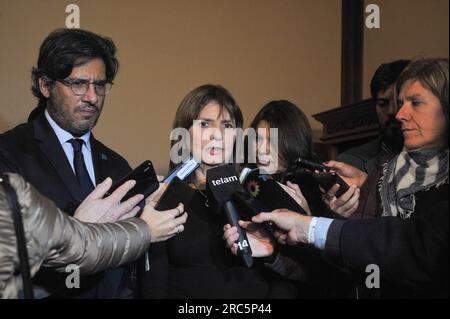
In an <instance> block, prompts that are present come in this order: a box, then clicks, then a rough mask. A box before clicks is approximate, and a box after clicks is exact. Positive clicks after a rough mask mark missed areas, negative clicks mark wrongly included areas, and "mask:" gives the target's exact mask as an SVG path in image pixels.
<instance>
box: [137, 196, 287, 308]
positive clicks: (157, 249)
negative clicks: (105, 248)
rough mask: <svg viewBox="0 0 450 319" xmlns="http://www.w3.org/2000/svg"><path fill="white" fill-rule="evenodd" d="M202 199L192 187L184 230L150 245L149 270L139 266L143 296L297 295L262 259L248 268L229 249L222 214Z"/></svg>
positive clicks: (253, 296) (228, 296) (264, 296)
mask: <svg viewBox="0 0 450 319" xmlns="http://www.w3.org/2000/svg"><path fill="white" fill-rule="evenodd" d="M205 204H206V198H205V197H204V196H203V194H202V193H200V192H199V191H196V192H195V194H194V196H193V199H192V201H191V202H190V203H188V204H185V207H186V211H187V212H188V219H187V222H186V224H185V229H184V232H182V233H181V234H179V235H177V236H175V237H173V238H171V239H169V240H168V241H166V242H162V243H157V244H152V245H151V248H150V252H149V261H150V270H149V271H144V270H143V267H142V266H141V268H140V271H139V288H140V293H141V297H143V298H208V299H209V298H267V297H278V298H289V297H295V296H294V295H295V292H294V290H295V289H293V287H294V285H293V284H292V283H290V282H287V281H286V280H284V279H280V278H279V277H277V275H275V274H274V273H273V272H272V271H271V270H269V269H267V268H266V267H265V266H264V265H263V263H262V262H260V263H258V262H256V263H255V265H254V266H253V267H252V268H247V267H245V265H244V264H243V262H242V260H241V258H240V257H237V256H234V255H233V254H232V253H231V251H230V250H229V249H228V248H227V247H226V245H225V242H224V240H223V238H222V236H223V226H224V225H225V224H226V223H227V221H226V219H225V216H223V215H219V214H217V213H215V212H213V210H212V209H211V208H209V207H207V206H206V205H205ZM141 264H142V263H141ZM274 294H275V295H274Z"/></svg>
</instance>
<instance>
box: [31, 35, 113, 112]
mask: <svg viewBox="0 0 450 319" xmlns="http://www.w3.org/2000/svg"><path fill="white" fill-rule="evenodd" d="M116 51H117V49H116V46H115V44H114V42H113V41H112V40H111V39H110V38H108V37H104V36H100V35H97V34H95V33H93V32H90V31H87V30H81V29H57V30H55V31H53V32H52V33H50V34H49V35H48V36H47V38H46V39H45V40H44V42H42V45H41V48H40V50H39V58H38V62H37V66H36V67H33V69H32V71H31V80H32V86H31V90H32V92H33V95H34V96H36V97H37V98H38V99H39V106H40V107H45V103H46V99H45V97H44V96H43V95H42V93H41V90H40V89H39V78H42V77H45V79H46V81H47V84H48V85H50V86H52V85H53V84H54V82H55V81H56V80H62V79H65V78H67V77H68V76H69V75H70V73H72V69H73V68H74V67H76V66H80V65H83V64H85V63H88V62H89V61H91V60H93V59H95V58H100V59H102V60H103V62H104V63H105V69H106V80H107V81H108V82H112V81H113V80H114V78H115V76H116V74H117V71H118V69H119V61H118V60H117V59H116V57H115V54H116Z"/></svg>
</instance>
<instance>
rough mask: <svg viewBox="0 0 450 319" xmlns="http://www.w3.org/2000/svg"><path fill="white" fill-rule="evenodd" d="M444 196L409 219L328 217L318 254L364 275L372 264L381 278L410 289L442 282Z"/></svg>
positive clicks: (445, 269) (445, 247)
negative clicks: (325, 238)
mask: <svg viewBox="0 0 450 319" xmlns="http://www.w3.org/2000/svg"><path fill="white" fill-rule="evenodd" d="M448 215H449V207H448V201H441V202H439V203H437V204H434V205H430V207H429V209H428V210H427V213H426V214H420V216H417V217H416V218H411V219H410V220H401V219H400V218H396V217H382V218H376V219H370V220H348V221H337V220H336V221H334V222H333V223H332V224H331V227H330V229H329V231H328V236H327V242H326V247H325V250H324V257H325V259H327V260H328V261H330V262H332V263H334V264H335V265H338V266H342V267H344V268H345V269H347V270H348V271H350V272H351V273H352V274H354V275H356V276H357V277H360V279H363V278H365V277H366V276H367V275H368V273H366V267H367V266H368V265H369V264H376V265H377V266H378V267H379V269H380V275H381V279H382V280H386V281H387V282H389V283H391V284H394V285H396V286H399V287H403V288H406V289H410V290H414V291H415V290H417V291H423V290H426V289H428V288H433V287H437V286H438V287H441V286H442V285H443V284H442V282H443V281H445V280H446V281H447V283H446V284H447V288H448V267H449V260H448V251H449V250H448V249H449V247H448V240H449V238H448V233H449V217H448Z"/></svg>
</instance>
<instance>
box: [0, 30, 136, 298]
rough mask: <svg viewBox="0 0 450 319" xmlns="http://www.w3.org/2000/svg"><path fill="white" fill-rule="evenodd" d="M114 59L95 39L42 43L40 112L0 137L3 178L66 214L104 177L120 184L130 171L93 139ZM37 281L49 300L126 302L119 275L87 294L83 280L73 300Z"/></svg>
mask: <svg viewBox="0 0 450 319" xmlns="http://www.w3.org/2000/svg"><path fill="white" fill-rule="evenodd" d="M115 53H116V47H115V45H114V43H113V42H112V40H111V39H108V38H105V37H101V36H99V35H96V34H94V33H92V32H88V31H84V30H77V29H60V30H56V31H54V32H52V33H51V34H50V35H49V36H48V37H47V38H46V39H45V40H44V42H43V43H42V45H41V48H40V53H39V59H38V63H37V67H36V68H33V71H32V82H33V83H32V91H33V94H34V95H35V96H36V97H37V98H38V99H39V103H38V106H37V108H35V109H34V110H33V111H32V112H31V114H30V116H29V118H28V122H27V123H24V124H21V125H18V126H17V127H15V128H13V129H12V130H10V131H8V132H6V133H3V134H1V135H0V168H1V170H2V171H9V172H16V173H19V174H21V175H22V176H23V177H24V178H25V179H26V180H28V181H29V182H30V183H31V184H32V185H33V186H34V187H36V188H37V189H38V190H39V191H40V192H41V193H42V194H43V195H45V196H46V197H48V198H50V199H51V200H53V201H54V202H55V203H56V204H57V206H58V207H59V208H60V209H62V210H63V211H65V212H67V213H69V214H73V213H74V211H75V209H76V207H77V206H78V205H79V203H80V202H81V201H82V200H83V199H84V198H85V197H86V195H87V194H89V193H90V192H91V191H92V190H93V188H94V185H96V184H97V183H100V182H102V181H103V180H104V179H105V178H106V177H111V178H112V179H113V180H117V179H119V178H120V177H122V176H124V175H125V174H126V173H128V172H129V171H130V169H131V168H130V166H129V165H128V163H127V161H126V160H125V159H124V158H123V157H121V156H120V155H119V154H117V153H116V152H114V151H112V150H111V149H109V148H108V147H106V146H105V145H103V144H102V143H101V142H99V141H98V140H96V139H95V138H94V136H93V135H92V133H91V130H92V129H93V128H94V126H95V124H96V123H97V121H98V119H99V116H100V113H101V111H102V108H103V103H104V100H105V96H106V94H107V93H108V92H109V90H110V89H111V86H112V83H113V80H114V78H115V75H116V73H117V70H118V61H117V59H116V57H115ZM75 217H76V218H77V217H78V216H75ZM91 217H93V216H91ZM83 218H84V221H92V220H94V218H92V220H90V219H91V218H90V217H89V216H87V218H86V216H84V217H83ZM106 221H113V220H106ZM38 277H39V276H38ZM41 278H42V284H43V286H44V288H45V291H46V293H45V294H51V295H53V296H61V297H62V296H64V297H67V296H71V297H72V296H74V297H85V298H86V297H89V298H95V297H97V298H115V297H126V296H129V295H130V294H131V290H129V287H128V286H129V279H128V276H127V275H125V272H124V269H123V268H119V269H115V270H112V271H108V272H105V273H104V274H101V275H100V276H96V277H94V278H90V279H89V280H87V281H86V284H85V287H84V288H85V289H83V283H84V282H83V280H82V281H81V287H80V288H81V289H72V291H71V292H70V294H67V293H63V294H56V295H55V294H54V292H55V291H57V290H59V289H58V288H56V287H53V285H54V284H56V286H61V285H62V286H63V287H64V282H65V281H64V279H65V278H64V277H63V278H61V277H57V276H56V275H55V274H53V273H52V274H43V276H41ZM38 281H39V280H38ZM49 284H50V287H48V285H49ZM46 286H47V287H46ZM74 290H75V291H74Z"/></svg>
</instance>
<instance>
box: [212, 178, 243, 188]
mask: <svg viewBox="0 0 450 319" xmlns="http://www.w3.org/2000/svg"><path fill="white" fill-rule="evenodd" d="M232 182H238V177H237V176H230V177H222V178H220V179H216V180H213V181H212V184H213V185H214V186H219V185H222V184H228V183H232Z"/></svg>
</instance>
